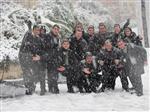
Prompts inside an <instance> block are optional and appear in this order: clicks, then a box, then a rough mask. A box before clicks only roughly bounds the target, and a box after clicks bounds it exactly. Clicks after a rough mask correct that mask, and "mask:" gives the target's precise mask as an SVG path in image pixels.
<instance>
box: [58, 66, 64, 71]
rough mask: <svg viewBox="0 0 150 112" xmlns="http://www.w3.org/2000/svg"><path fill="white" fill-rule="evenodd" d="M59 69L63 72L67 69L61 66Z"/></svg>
mask: <svg viewBox="0 0 150 112" xmlns="http://www.w3.org/2000/svg"><path fill="white" fill-rule="evenodd" d="M57 70H58V71H59V72H63V71H65V67H63V66H60V67H59V68H57Z"/></svg>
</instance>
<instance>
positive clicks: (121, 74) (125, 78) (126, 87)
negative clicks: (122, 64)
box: [119, 70, 129, 90]
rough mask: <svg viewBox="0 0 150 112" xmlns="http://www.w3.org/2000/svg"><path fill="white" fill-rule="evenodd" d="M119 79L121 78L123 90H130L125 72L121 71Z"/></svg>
mask: <svg viewBox="0 0 150 112" xmlns="http://www.w3.org/2000/svg"><path fill="white" fill-rule="evenodd" d="M119 77H120V80H121V84H122V88H123V89H124V90H128V88H129V87H128V85H129V83H128V79H127V73H126V72H125V70H121V71H119Z"/></svg>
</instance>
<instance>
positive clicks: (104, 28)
mask: <svg viewBox="0 0 150 112" xmlns="http://www.w3.org/2000/svg"><path fill="white" fill-rule="evenodd" d="M106 31H107V30H106V27H105V26H104V25H100V26H99V32H100V33H101V34H105V33H106Z"/></svg>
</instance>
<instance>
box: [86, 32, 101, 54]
mask: <svg viewBox="0 0 150 112" xmlns="http://www.w3.org/2000/svg"><path fill="white" fill-rule="evenodd" d="M85 38H86V41H87V46H88V47H87V50H88V51H89V52H91V53H92V55H94V56H96V54H97V52H98V49H99V44H98V38H97V37H96V36H95V35H94V36H93V37H90V35H89V34H86V35H85Z"/></svg>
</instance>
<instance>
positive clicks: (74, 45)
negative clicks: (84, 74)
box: [70, 29, 87, 61]
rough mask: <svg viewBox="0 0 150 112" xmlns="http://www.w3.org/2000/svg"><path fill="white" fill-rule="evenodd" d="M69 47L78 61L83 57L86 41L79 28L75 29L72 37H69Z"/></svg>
mask: <svg viewBox="0 0 150 112" xmlns="http://www.w3.org/2000/svg"><path fill="white" fill-rule="evenodd" d="M70 49H71V50H72V51H73V52H74V53H75V55H76V57H77V59H78V60H79V61H81V60H82V59H84V56H85V52H86V51H87V42H86V41H85V40H84V39H83V32H82V30H81V29H78V30H76V31H75V35H74V37H72V38H71V39H70Z"/></svg>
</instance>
